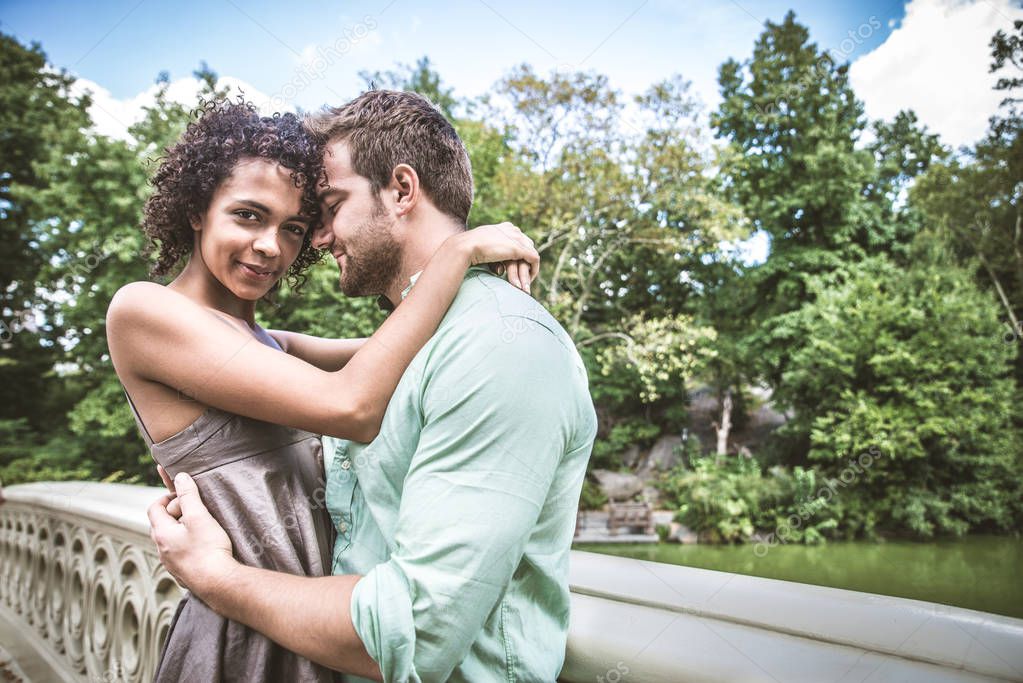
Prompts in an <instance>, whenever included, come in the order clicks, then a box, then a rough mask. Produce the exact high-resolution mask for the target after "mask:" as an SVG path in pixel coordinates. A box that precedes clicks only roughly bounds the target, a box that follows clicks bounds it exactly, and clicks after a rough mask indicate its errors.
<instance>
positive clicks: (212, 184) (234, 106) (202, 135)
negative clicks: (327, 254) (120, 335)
mask: <svg viewBox="0 0 1023 683" xmlns="http://www.w3.org/2000/svg"><path fill="white" fill-rule="evenodd" d="M193 115H194V116H195V120H194V121H192V122H191V123H190V124H189V125H188V128H187V129H186V130H185V132H184V134H182V136H181V138H180V139H179V140H178V141H177V142H176V143H175V144H174V145H173V146H171V147H168V148H167V149H166V154H165V156H163V157H162V158H161V159H160V165H159V167H158V168H157V170H156V173H155V174H154V175H153V178H152V180H151V181H150V182H151V183H152V185H153V194H152V195H150V197H149V199H148V200H147V201H146V206H145V209H144V210H143V218H142V231H143V232H144V233H145V234H146V237H147V238H148V241H149V249H148V250H149V252H150V253H156V262H155V264H154V265H153V267H152V270H151V272H152V275H153V276H160V275H166V274H167V273H168V272H170V271H171V270H172V269H173V268H174V266H176V265H177V264H178V262H179V261H181V259H182V258H184V257H185V256H187V255H189V254H190V253H191V252H192V245H193V230H192V227H191V223H190V218H192V217H194V216H198V215H201V214H202V213H204V212H205V211H206V209H207V208H208V207H209V204H210V201H211V200H212V199H213V193H214V192H216V190H217V188H218V187H219V186H220V183H222V182H223V181H224V180H225V179H226V178H227V177H228V176H229V175H230V174H231V171H232V170H234V167H235V165H237V164H238V162H239V161H241V160H242V159H245V158H253V157H256V158H261V159H267V160H269V161H274V162H277V163H278V164H280V165H281V166H283V167H284V168H287V169H289V170H290V171H291V178H292V180H293V181H294V183H295V186H296V187H299V188H301V189H302V203H301V210H300V211H301V214H302V215H303V216H308V217H309V218H310V229H309V230H308V231H306V235H305V239H304V241H303V242H302V249H301V250H300V251H299V254H298V257H297V258H296V259H295V262H294V263H293V264H292V266H291V268H289V269H288V272H287V277H288V280H289V281H290V282H291V283H292V284H293V286H295V287H296V288H297V287H300V286H301V284H302V283H303V282H304V281H305V277H304V276H303V272H304V271H305V270H306V268H308V267H309V266H311V265H312V264H313V263H316V262H317V261H318V260H319V258H320V252H319V251H318V250H316V249H314V248H313V246H312V244H311V241H312V234H313V229H314V228H316V226H317V225H319V222H320V205H319V202H318V201H317V199H316V189H317V185H318V183H319V181H320V178H321V174H322V153H323V150H322V144H321V143H319V142H318V141H317V140H316V139H315V138H313V137H312V136H311V135H310V134H309V133H308V132H307V131H306V130H305V128H304V127H303V125H302V120H301V119H300V118H299V117H297V116H295V115H294V114H274V115H273V116H260V115H259V113H258V112H257V110H256V108H255V106H253V105H252V104H251V103H250V102H244V101H238V102H230V101H227V100H211V101H206V102H202V103H201V104H200V106H199V108H198V109H197V110H196V111H195V112H193ZM278 284H279V283H278ZM276 289H277V285H275V286H274V290H276Z"/></svg>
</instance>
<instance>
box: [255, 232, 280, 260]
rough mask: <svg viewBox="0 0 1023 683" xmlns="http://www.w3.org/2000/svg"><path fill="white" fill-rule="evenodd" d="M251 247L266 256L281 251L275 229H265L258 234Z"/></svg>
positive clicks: (274, 254)
mask: <svg viewBox="0 0 1023 683" xmlns="http://www.w3.org/2000/svg"><path fill="white" fill-rule="evenodd" d="M252 248H253V249H255V250H256V251H258V252H259V253H260V254H262V255H263V256H266V257H267V258H273V257H275V256H278V255H279V254H280V253H281V248H280V245H278V244H277V230H276V229H275V230H273V231H270V230H266V231H264V232H261V233H260V234H259V237H257V238H256V241H255V242H254V243H253V244H252Z"/></svg>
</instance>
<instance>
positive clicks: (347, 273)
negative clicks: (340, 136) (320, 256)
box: [312, 142, 402, 296]
mask: <svg viewBox="0 0 1023 683" xmlns="http://www.w3.org/2000/svg"><path fill="white" fill-rule="evenodd" d="M323 168H324V171H325V172H326V175H327V187H325V188H324V189H323V190H322V191H321V192H320V202H321V204H322V205H323V226H322V227H321V228H320V229H318V230H317V231H316V234H315V235H313V240H312V243H313V246H314V247H316V248H317V249H326V250H329V251H330V253H331V255H332V256H333V257H334V260H335V261H337V265H338V269H339V270H340V271H341V274H340V283H341V291H342V292H344V293H345V295H346V296H378V295H380V294H383V293H384V292H385V291H386V290H387V288H388V287H389V286H390V284H391V283H392V282H393V281H394V279H395V278H396V277H397V276H398V273H399V269H400V267H401V255H402V249H401V244H400V243H399V241H398V240H397V238H396V236H395V233H394V225H395V218H394V215H393V214H392V213H391V211H390V210H389V209H388V207H387V206H386V205H385V203H384V201H383V200H381V197H380V193H377V192H374V191H373V188H372V185H371V184H370V182H369V179H368V178H365V177H363V176H361V175H359V174H358V173H356V172H355V171H354V170H353V169H352V161H351V155H350V153H349V151H348V145H347V144H346V143H344V142H334V143H331V144H329V145H327V148H326V151H325V152H324V155H323Z"/></svg>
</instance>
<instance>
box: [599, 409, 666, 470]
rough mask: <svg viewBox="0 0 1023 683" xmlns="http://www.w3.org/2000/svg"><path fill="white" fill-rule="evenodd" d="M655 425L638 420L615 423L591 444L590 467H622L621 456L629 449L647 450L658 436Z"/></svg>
mask: <svg viewBox="0 0 1023 683" xmlns="http://www.w3.org/2000/svg"><path fill="white" fill-rule="evenodd" d="M660 434H661V430H660V428H659V427H658V426H657V425H653V424H650V422H649V421H647V420H643V419H640V418H626V419H624V420H622V421H621V422H618V423H616V424H615V425H614V426H612V427H611V428H610V429H608V431H607V435H606V436H603V437H600V438H598V439H597V440H596V442H595V443H594V444H593V454H592V455H591V456H590V463H591V466H592V467H594V468H596V469H610V470H617V469H620V468H621V467H622V461H621V459H620V457H619V456H621V455H622V454H623V453H624V452H625V451H627V450H628V449H629V448H630V447H639V448H648V447H650V446H652V445H653V443H654V441H655V440H656V439H657V437H658V436H660Z"/></svg>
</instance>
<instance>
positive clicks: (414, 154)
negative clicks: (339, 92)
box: [305, 90, 473, 224]
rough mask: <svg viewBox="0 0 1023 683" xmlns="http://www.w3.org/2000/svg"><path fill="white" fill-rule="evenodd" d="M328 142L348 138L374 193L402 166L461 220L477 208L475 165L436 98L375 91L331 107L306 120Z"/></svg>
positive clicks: (440, 205)
mask: <svg viewBox="0 0 1023 683" xmlns="http://www.w3.org/2000/svg"><path fill="white" fill-rule="evenodd" d="M305 125H306V128H307V129H308V130H309V132H310V133H312V134H313V135H314V136H316V137H318V138H321V139H322V140H324V141H325V142H327V143H333V142H345V143H346V144H347V145H348V149H349V152H350V153H351V157H352V168H353V169H354V170H355V172H356V173H358V174H359V175H361V176H363V177H365V178H367V179H369V181H370V184H371V185H372V187H373V191H374V192H379V191H380V190H381V189H383V188H384V187H386V186H387V185H388V184H389V183H390V182H391V174H392V173H393V172H394V167H395V166H397V165H398V164H408V165H409V166H411V167H412V168H414V169H415V170H416V173H417V174H418V175H419V183H420V186H421V187H422V189H423V192H424V193H425V194H426V196H427V197H429V198H430V200H431V201H432V202H433V203H434V205H435V206H436V207H437V208H438V209H440V210H441V211H443V212H444V213H446V214H448V215H450V216H452V217H453V218H455V219H457V220H458V221H460V222H461V223H463V224H465V222H466V221H467V220H468V218H469V209H470V208H471V207H472V192H473V188H472V167H471V166H470V164H469V155H468V153H467V152H466V151H465V145H464V144H462V140H461V138H459V137H458V133H456V132H455V129H454V126H452V125H451V123H450V122H449V121H448V120H447V119H446V118H444V115H443V114H441V113H440V110H438V109H437V108H436V107H435V106H434V105H433V104H432V103H431V102H430V100H428V99H426V98H425V97H423V96H422V95H419V94H418V93H413V92H401V91H396V90H370V91H368V92H365V93H363V94H362V95H359V96H358V97H356V98H355V99H354V100H352V101H351V102H348V103H347V104H344V105H342V106H340V107H327V108H324V109H323V110H322V111H320V112H317V113H315V114H310V115H309V116H307V117H306V120H305Z"/></svg>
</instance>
